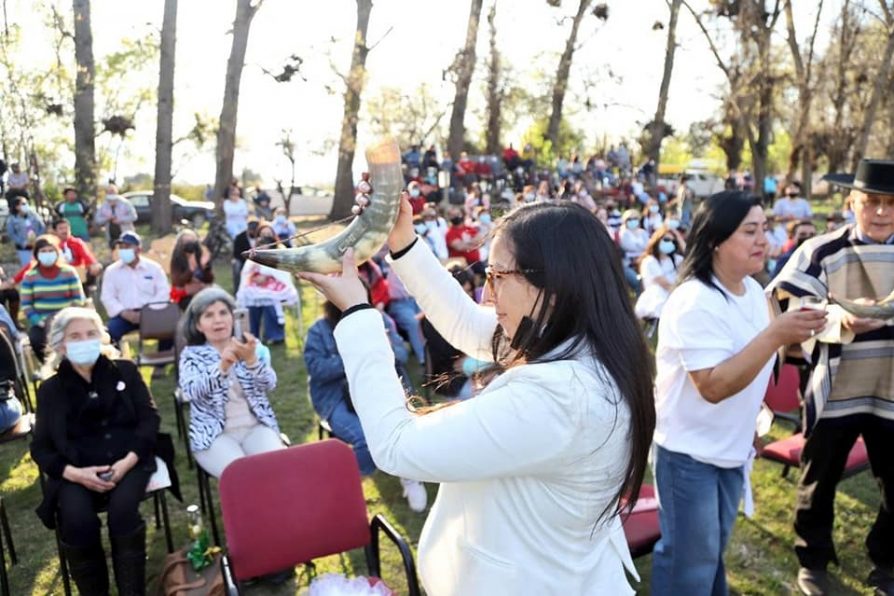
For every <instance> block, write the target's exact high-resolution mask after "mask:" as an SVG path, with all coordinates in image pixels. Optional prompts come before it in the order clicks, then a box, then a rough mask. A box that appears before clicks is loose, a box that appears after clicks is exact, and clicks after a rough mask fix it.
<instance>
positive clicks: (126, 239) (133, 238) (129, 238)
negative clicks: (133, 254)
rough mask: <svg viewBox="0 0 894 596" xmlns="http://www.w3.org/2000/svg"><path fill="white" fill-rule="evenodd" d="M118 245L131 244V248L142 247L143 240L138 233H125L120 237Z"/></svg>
mask: <svg viewBox="0 0 894 596" xmlns="http://www.w3.org/2000/svg"><path fill="white" fill-rule="evenodd" d="M116 243H117V244H129V245H131V246H142V244H143V240H142V239H141V238H140V235H139V234H137V233H136V232H124V233H123V234H121V235H120V236H119V237H118V240H117V242H116Z"/></svg>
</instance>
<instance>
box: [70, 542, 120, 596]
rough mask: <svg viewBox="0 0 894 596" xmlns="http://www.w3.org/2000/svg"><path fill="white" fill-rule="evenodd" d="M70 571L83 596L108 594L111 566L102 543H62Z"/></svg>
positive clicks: (105, 595) (106, 595) (103, 595)
mask: <svg viewBox="0 0 894 596" xmlns="http://www.w3.org/2000/svg"><path fill="white" fill-rule="evenodd" d="M62 552H64V553H65V560H66V561H67V562H68V572H69V574H70V575H71V579H73V580H74V583H75V585H76V586H77V587H78V592H80V593H81V594H82V595H83V596H108V594H109V568H108V567H107V566H106V554H105V552H103V550H102V544H100V543H99V542H97V543H96V544H94V545H91V546H71V545H69V544H65V543H62Z"/></svg>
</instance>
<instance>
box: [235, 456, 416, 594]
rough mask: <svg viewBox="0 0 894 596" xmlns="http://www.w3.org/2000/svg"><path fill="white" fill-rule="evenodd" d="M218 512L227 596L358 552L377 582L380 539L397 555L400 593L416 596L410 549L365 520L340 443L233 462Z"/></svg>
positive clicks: (386, 527)
mask: <svg viewBox="0 0 894 596" xmlns="http://www.w3.org/2000/svg"><path fill="white" fill-rule="evenodd" d="M220 505H221V510H222V512H223V524H224V531H225V532H226V536H227V554H226V555H225V556H224V557H223V559H222V561H221V566H222V567H223V574H224V581H225V583H226V586H227V593H228V594H229V595H233V594H239V593H240V591H239V582H242V581H245V580H247V579H249V578H252V577H258V576H262V575H266V574H269V573H272V572H275V571H279V570H281V569H285V568H287V567H289V566H295V565H297V564H300V563H304V562H307V561H312V560H313V559H316V558H319V557H325V556H328V555H332V554H336V553H341V552H344V551H347V550H352V549H355V548H360V547H363V548H364V549H365V554H366V562H367V567H368V569H369V574H370V578H369V581H370V584H371V585H375V584H377V583H379V582H381V581H382V580H381V579H380V578H379V575H380V574H381V559H380V555H379V532H382V533H384V534H385V536H386V537H387V538H388V539H389V540H391V541H392V542H393V543H394V544H395V545H396V546H397V548H398V550H399V551H400V554H401V558H402V559H403V565H404V572H405V574H406V578H407V593H408V594H409V595H410V596H419V594H420V590H419V582H418V580H417V578H416V564H415V562H414V560H413V555H412V553H411V551H410V547H409V545H408V544H407V542H406V540H405V539H404V538H403V537H402V536H401V535H400V534H398V532H397V531H396V530H395V529H394V528H393V527H392V526H391V525H390V524H389V523H388V522H387V521H386V520H385V518H384V517H382V516H381V515H376V516H374V517H373V518H372V520H370V519H369V514H368V512H367V510H366V501H365V499H364V496H363V486H362V483H361V478H360V470H359V468H358V467H357V460H356V458H355V457H354V452H353V451H352V450H351V448H350V447H348V446H347V445H346V444H344V443H342V442H341V441H338V440H326V441H320V442H316V443H307V444H304V445H299V446H297V447H291V448H289V449H283V450H280V451H270V452H268V453H261V454H258V455H252V456H249V457H244V458H242V459H239V460H236V461H235V462H233V463H232V464H230V465H229V466H228V467H227V469H226V470H224V472H223V474H222V476H221V479H220Z"/></svg>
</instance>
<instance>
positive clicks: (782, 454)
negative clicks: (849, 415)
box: [762, 433, 869, 477]
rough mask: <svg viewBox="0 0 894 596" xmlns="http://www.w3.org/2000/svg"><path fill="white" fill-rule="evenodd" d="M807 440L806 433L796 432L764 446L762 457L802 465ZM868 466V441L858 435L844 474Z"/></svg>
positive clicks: (794, 465) (784, 463) (848, 474)
mask: <svg viewBox="0 0 894 596" xmlns="http://www.w3.org/2000/svg"><path fill="white" fill-rule="evenodd" d="M805 441H806V439H805V438H804V435H802V434H801V433H795V434H794V435H792V436H790V437H786V438H785V439H780V440H779V441H774V442H772V443H770V444H769V445H767V446H766V447H764V451H763V454H762V457H764V458H766V459H769V460H771V461H775V462H778V463H781V464H783V465H785V466H788V467H792V468H798V467H800V466H801V453H802V452H803V451H804V443H805ZM867 467H869V454H868V453H867V452H866V443H864V442H863V437H858V438H857V441H856V443H854V446H853V447H852V448H851V451H850V453H849V454H848V456H847V462H846V463H845V465H844V474H843V476H844V477H848V476H852V475H854V474H856V473H858V472H861V471H863V470H865V469H866V468H867Z"/></svg>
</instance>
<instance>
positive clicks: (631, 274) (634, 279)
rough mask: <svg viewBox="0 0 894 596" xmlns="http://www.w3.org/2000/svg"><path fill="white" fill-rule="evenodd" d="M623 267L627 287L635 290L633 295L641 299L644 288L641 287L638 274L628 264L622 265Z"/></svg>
mask: <svg viewBox="0 0 894 596" xmlns="http://www.w3.org/2000/svg"><path fill="white" fill-rule="evenodd" d="M622 267H623V269H624V279H625V280H627V285H628V286H630V289H631V290H633V293H634V294H636V296H637V297H639V295H640V293H641V292H642V286H641V285H640V281H639V275H638V274H637V272H636V271H635V270H634V269H633V267H631V266H630V265H628V264H627V263H622Z"/></svg>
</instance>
